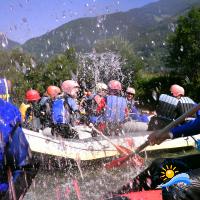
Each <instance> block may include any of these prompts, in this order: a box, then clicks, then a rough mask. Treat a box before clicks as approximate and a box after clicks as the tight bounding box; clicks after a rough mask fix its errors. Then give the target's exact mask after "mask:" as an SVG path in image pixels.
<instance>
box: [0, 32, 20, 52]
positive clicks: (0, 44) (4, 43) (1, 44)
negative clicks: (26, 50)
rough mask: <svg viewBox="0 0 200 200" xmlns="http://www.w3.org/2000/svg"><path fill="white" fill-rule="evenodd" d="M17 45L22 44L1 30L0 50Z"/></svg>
mask: <svg viewBox="0 0 200 200" xmlns="http://www.w3.org/2000/svg"><path fill="white" fill-rule="evenodd" d="M17 46H20V44H19V43H17V42H14V41H12V40H9V39H8V38H7V37H6V35H5V34H4V33H2V32H0V50H10V49H12V48H14V47H17Z"/></svg>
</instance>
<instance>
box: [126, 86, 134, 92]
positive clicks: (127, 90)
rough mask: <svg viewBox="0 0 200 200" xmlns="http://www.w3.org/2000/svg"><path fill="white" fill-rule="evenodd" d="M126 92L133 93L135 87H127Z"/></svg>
mask: <svg viewBox="0 0 200 200" xmlns="http://www.w3.org/2000/svg"><path fill="white" fill-rule="evenodd" d="M126 93H130V94H135V89H134V88H132V87H128V88H127V89H126Z"/></svg>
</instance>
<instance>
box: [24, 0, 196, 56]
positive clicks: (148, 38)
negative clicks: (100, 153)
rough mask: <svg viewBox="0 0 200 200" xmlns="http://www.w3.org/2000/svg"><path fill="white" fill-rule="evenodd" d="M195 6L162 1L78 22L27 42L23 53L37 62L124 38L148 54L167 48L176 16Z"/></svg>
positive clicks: (186, 0) (190, 1) (185, 0)
mask: <svg viewBox="0 0 200 200" xmlns="http://www.w3.org/2000/svg"><path fill="white" fill-rule="evenodd" d="M195 5H200V1H199V0H160V1H159V2H156V3H151V4H149V5H146V6H144V7H142V8H137V9H132V10H130V11H128V12H118V13H114V14H110V15H103V16H99V17H91V18H82V19H77V20H74V21H71V22H69V23H66V24H64V25H62V26H60V27H59V28H57V29H54V30H52V31H50V32H48V33H47V34H45V35H43V36H41V37H37V38H33V39H30V40H28V41H27V42H26V43H25V44H24V45H23V49H24V50H25V51H28V52H29V53H31V54H33V55H35V56H36V57H37V58H48V57H51V56H52V55H55V54H58V53H62V52H63V51H64V50H66V49H67V48H68V47H69V46H70V47H71V46H73V47H75V48H76V50H77V51H83V52H87V51H90V50H91V48H92V47H94V45H95V43H96V42H97V41H99V40H103V39H108V38H111V37H113V36H122V37H123V38H125V39H127V40H129V41H130V42H131V43H133V45H134V46H135V48H136V50H137V51H138V52H143V53H145V52H144V51H147V52H146V53H147V54H148V51H149V50H151V49H152V48H155V46H156V47H160V46H162V45H164V44H163V43H164V41H163V40H164V38H165V37H166V35H167V34H168V33H169V32H171V31H173V26H174V23H175V22H176V19H177V16H180V15H182V14H184V13H185V12H187V11H188V10H189V9H191V7H192V6H195ZM152 41H153V42H152ZM154 43H155V44H154ZM148 45H149V47H150V48H146V47H147V46H148ZM158 49H159V48H158ZM154 50H155V49H154Z"/></svg>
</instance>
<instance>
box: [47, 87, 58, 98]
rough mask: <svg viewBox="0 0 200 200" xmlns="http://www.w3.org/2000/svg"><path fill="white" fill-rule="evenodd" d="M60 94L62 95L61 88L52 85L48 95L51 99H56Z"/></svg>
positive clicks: (48, 89)
mask: <svg viewBox="0 0 200 200" xmlns="http://www.w3.org/2000/svg"><path fill="white" fill-rule="evenodd" d="M59 93H61V90H60V88H59V87H57V86H54V85H50V86H49V87H48V88H47V94H48V95H49V96H50V97H51V98H54V97H56V96H57V95H58V94H59Z"/></svg>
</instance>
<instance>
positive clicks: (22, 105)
mask: <svg viewBox="0 0 200 200" xmlns="http://www.w3.org/2000/svg"><path fill="white" fill-rule="evenodd" d="M29 107H30V105H29V104H25V103H22V104H21V105H20V107H19V110H20V112H21V115H22V121H25V118H26V111H27V109H28V108H29Z"/></svg>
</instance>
